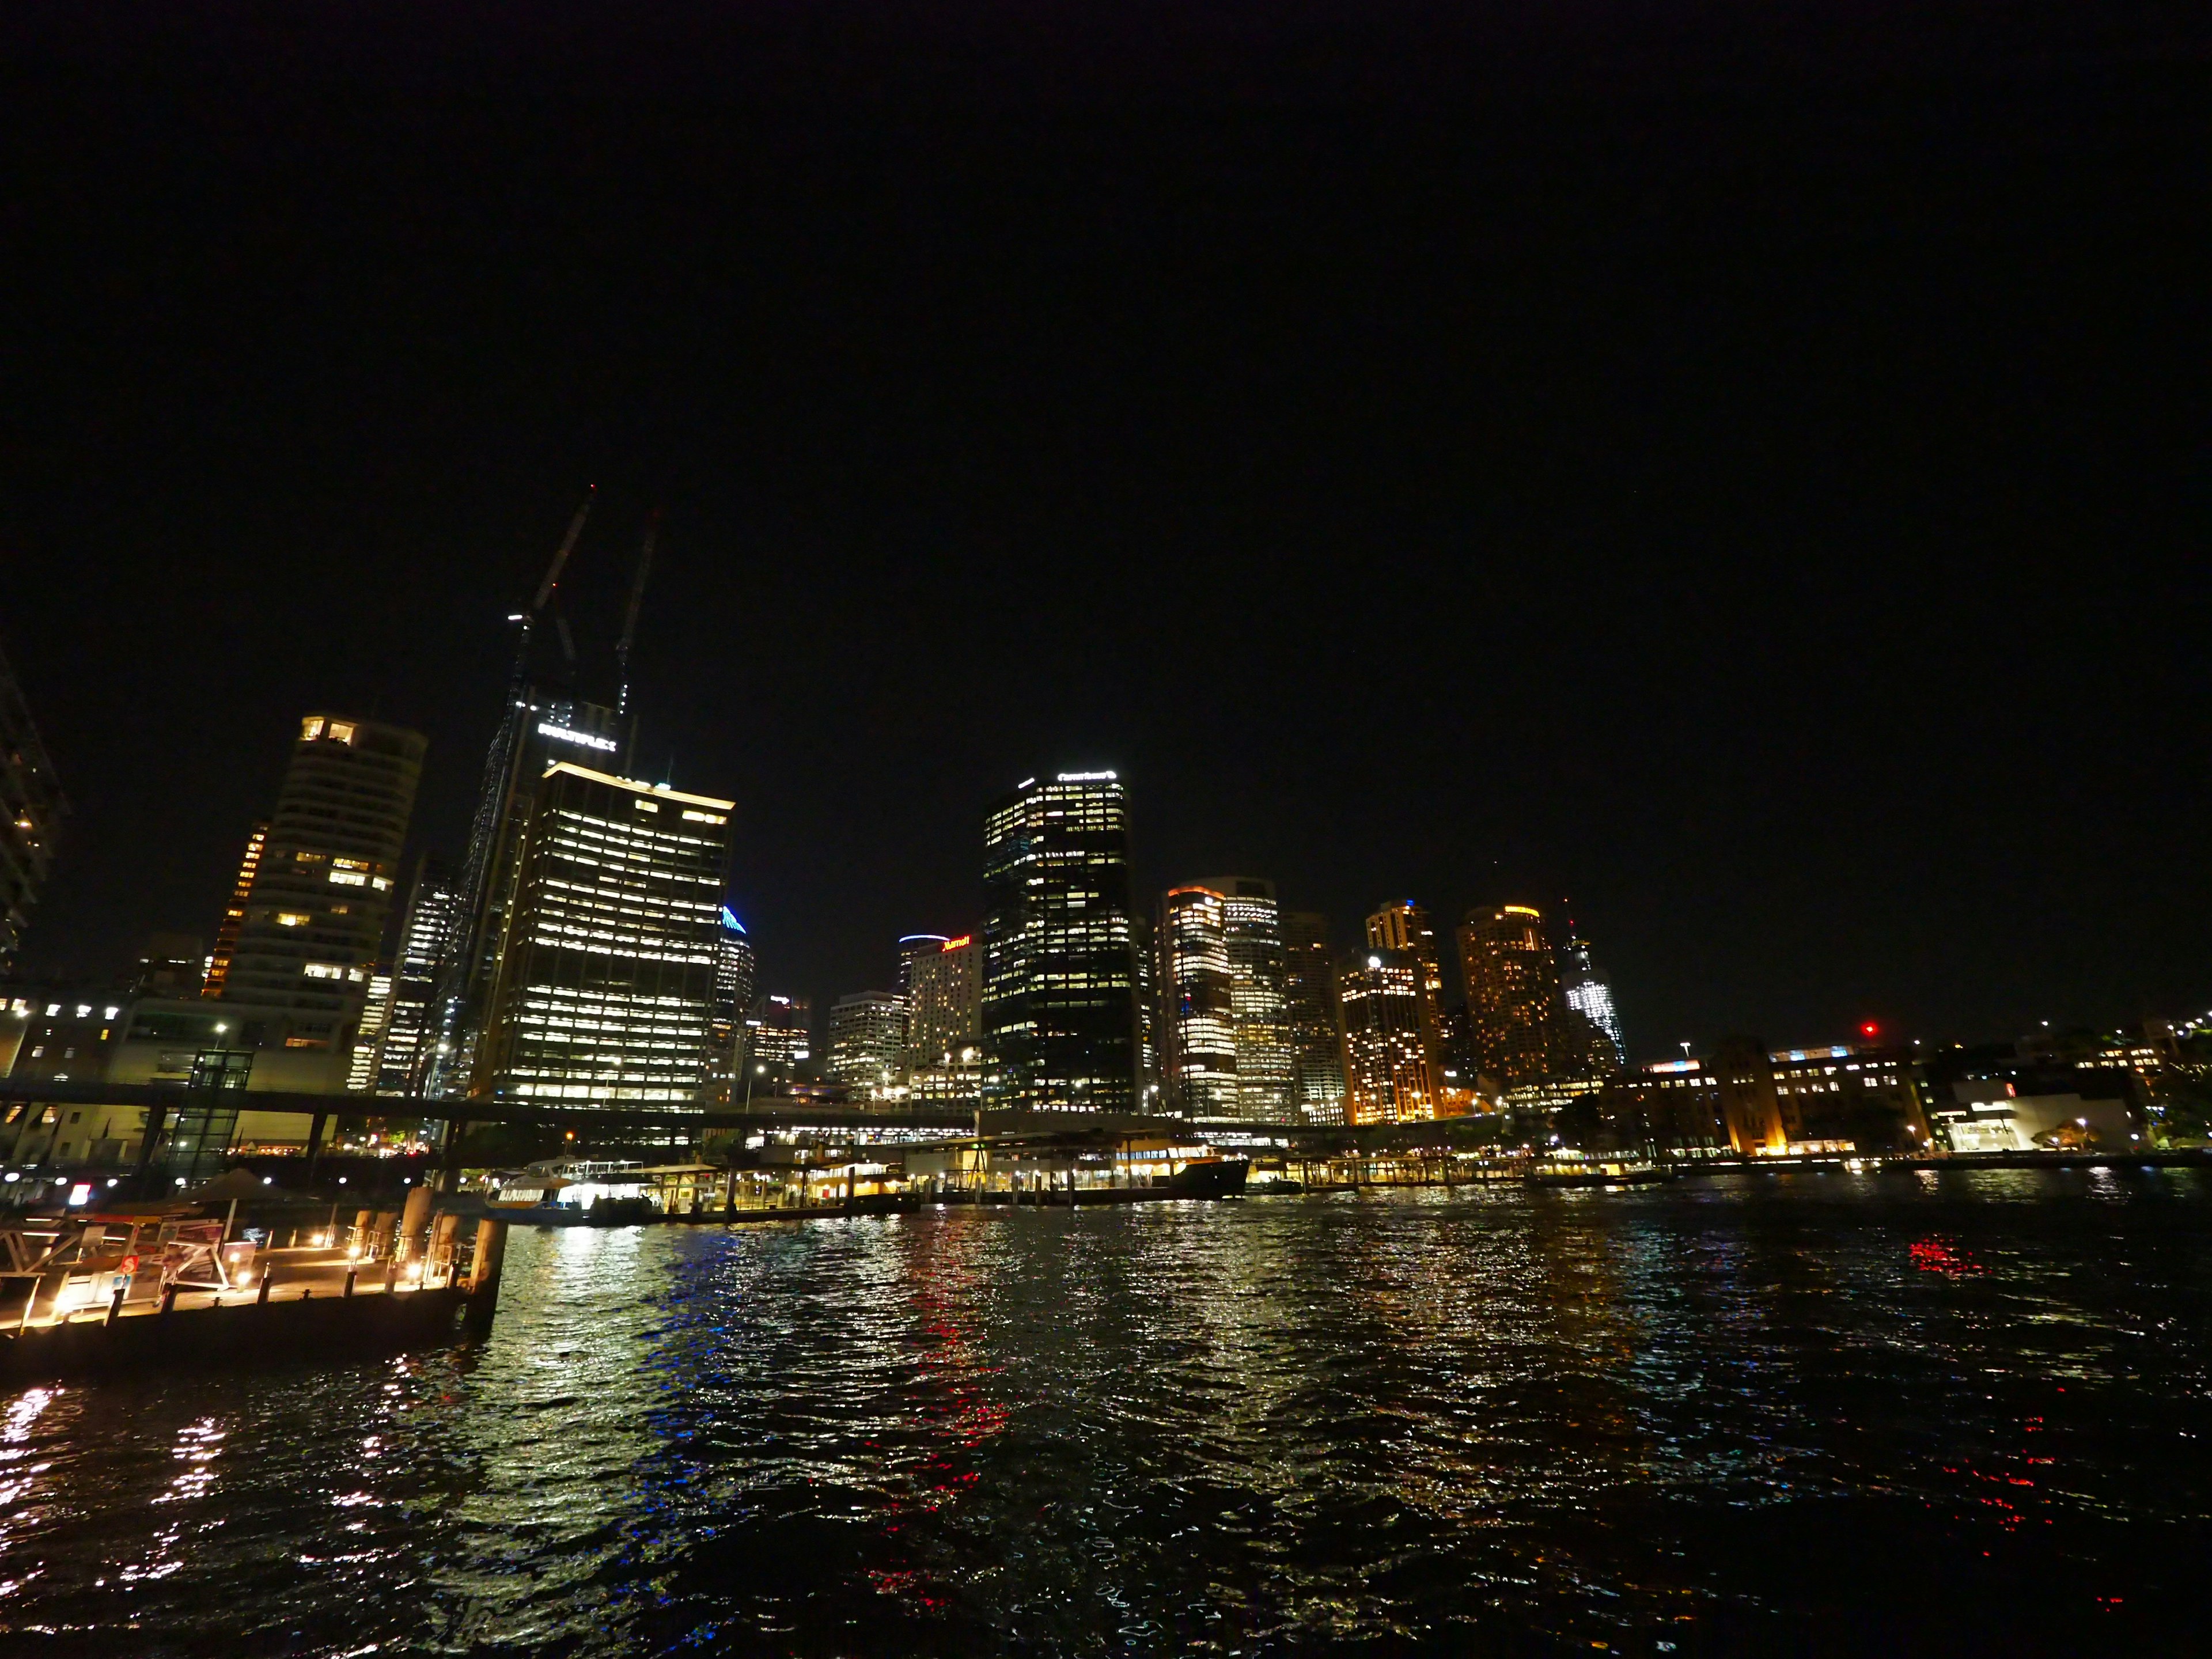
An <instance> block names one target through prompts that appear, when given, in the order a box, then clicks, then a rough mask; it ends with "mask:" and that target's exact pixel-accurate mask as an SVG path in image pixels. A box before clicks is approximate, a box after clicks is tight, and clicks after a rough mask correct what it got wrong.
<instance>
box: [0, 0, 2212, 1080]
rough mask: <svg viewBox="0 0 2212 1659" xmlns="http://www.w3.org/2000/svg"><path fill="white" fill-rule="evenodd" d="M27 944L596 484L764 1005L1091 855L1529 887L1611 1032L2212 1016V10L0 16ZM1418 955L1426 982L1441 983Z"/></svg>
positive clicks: (445, 711)
mask: <svg viewBox="0 0 2212 1659" xmlns="http://www.w3.org/2000/svg"><path fill="white" fill-rule="evenodd" d="M0 32H4V38H0V144H4V149H0V248H4V253H0V329H4V341H5V343H4V350H0V384H4V386H5V396H4V398H0V449H4V453H0V641H4V644H5V648H6V650H7V652H8V653H9V656H10V657H11V659H13V661H14V663H15V667H16V670H17V672H18V675H19V677H20V678H21V680H22V682H23V684H24V688H25V690H26V692H27V696H29V697H30V699H31V701H32V703H33V708H34V709H35V710H36V712H37V714H38V717H39V719H40V723H41V726H42V727H43V730H44V732H45V735H46V739H47V743H48V745H49V747H50V748H51V749H52V751H53V754H54V757H55V759H56V762H57V763H58V768H59V769H60V771H61V773H62V775H63V780H64V785H65V787H67V789H68V790H69V792H70V795H71V797H72V798H73V800H74V802H75V806H76V814H75V817H74V818H73V820H72V821H71V822H70V824H69V825H68V827H67V830H66V833H65V837H64V848H63V853H62V860H61V864H60V867H59V870H58V874H57V877H56V879H55V881H54V884H53V885H52V890H51V891H50V894H49V896H48V898H47V901H46V903H45V904H44V906H43V907H42V908H41V909H40V912H39V913H38V915H37V917H36V919H35V921H34V924H33V931H32V933H31V937H30V939H29V943H28V948H27V962H26V964H25V965H26V967H27V969H31V970H33V971H42V970H46V969H77V970H82V971H84V972H88V973H102V974H105V973H107V972H110V971H112V970H114V969H117V968H118V967H120V966H121V965H122V964H123V963H125V962H126V961H127V960H128V959H129V958H130V957H131V955H132V954H133V953H134V952H135V950H136V947H137V945H138V943H139V942H140V941H141V940H142V939H143V936H144V935H145V934H146V933H148V932H149V931H152V930H155V929H179V930H184V931H188V932H193V933H200V934H202V935H207V934H210V933H211V932H212V930H213V927H214V924H215V921H216V916H217V915H218V914H219V912H220V909H221V907H222V902H223V898H224V895H225V891H226V889H227V886H228V881H229V878H230V876H231V872H232V871H233V869H234V866H235V863H236V860H237V856H238V853H239V850H240V845H241V843H242V841H243V837H244V836H245V833H246V828H247V825H248V823H250V822H251V821H252V818H253V817H255V816H256V815H257V814H258V813H260V812H263V811H266V810H267V808H268V806H269V805H270V804H271V802H272V801H273V798H274V792H275V789H276V781H277V776H278V774H279V771H280V769H281V767H282V764H283V757H284V754H285V751H286V748H287V744H288V741H289V735H290V732H291V731H292V729H293V722H294V720H295V717H296V716H297V715H298V714H301V713H303V712H305V711H306V710H307V709H309V708H332V709H342V710H353V711H356V712H360V713H364V714H376V715H380V716H381V717H383V718H386V719H390V720H398V721H401V722H403V723H405V724H408V725H411V726H416V727H417V728H418V729H420V730H422V732H425V733H427V734H428V738H429V739H430V757H429V763H428V775H427V776H426V780H425V787H424V794H423V797H422V803H421V805H420V808H419V809H418V812H417V819H416V822H417V826H418V838H419V839H420V840H422V842H424V843H425V844H427V845H429V846H431V847H434V848H439V849H442V850H443V851H444V852H446V853H447V854H450V855H453V856H455V857H458V855H459V853H460V851H461V846H462V836H463V833H464V826H465V817H466V813H467V810H468V804H469V801H470V799H471V795H472V793H473V791H474V789H475V787H476V784H477V774H478V769H479V767H480V765H481V762H482V757H483V747H484V744H485V742H486V739H487V738H488V737H489V732H490V729H491V725H492V722H493V720H494V719H495V714H496V710H497V705H498V702H499V697H500V692H501V684H502V681H503V676H504V672H505V666H506V662H507V653H508V649H509V646H508V635H507V629H506V625H505V623H503V621H502V618H503V617H505V616H506V614H507V612H509V611H513V610H515V609H517V608H519V606H520V604H521V603H522V602H523V601H525V600H526V599H527V597H528V594H529V592H530V589H531V588H532V586H533V585H534V584H535V582H536V580H537V578H538V574H539V572H540V571H541V569H542V568H543V566H544V561H545V560H546V558H547V556H549V555H550V551H551V550H552V548H553V546H554V544H556V541H557V540H558V538H559V536H560V533H561V531H562V527H563V526H564V525H565V523H566V521H567V520H568V515H569V514H570V513H571V512H572V511H573V510H574V507H575V505H576V502H577V501H578V500H579V498H580V496H581V495H582V493H583V491H584V489H585V488H586V485H596V486H597V487H598V489H599V506H598V507H597V508H596V509H595V513H594V516H593V519H592V524H591V526H590V528H589V530H588V531H587V532H586V536H585V538H584V541H583V543H582V544H581V546H580V550H579V551H578V554H577V556H576V559H575V562H574V580H573V581H572V582H571V583H570V584H568V587H567V588H566V589H565V590H564V591H565V592H566V594H567V598H568V603H569V605H571V607H572V609H573V610H574V611H575V612H576V614H577V616H578V618H579V623H580V627H581V629H583V631H584V632H585V634H586V636H587V637H588V636H590V635H592V630H593V629H597V630H598V637H599V641H600V642H601V643H602V644H604V643H605V640H606V638H607V637H608V636H610V635H611V632H612V627H613V622H614V618H613V617H611V616H610V614H609V613H610V612H612V611H618V608H619V605H620V602H621V598H622V594H623V590H624V588H625V586H626V584H627V582H628V580H629V567H630V563H631V561H632V560H633V559H634V557H635V550H636V544H637V538H638V536H639V533H640V532H641V528H642V525H643V521H644V518H645V515H646V513H647V511H648V510H649V509H650V508H651V507H653V506H655V505H659V506H660V507H663V508H664V509H665V516H666V529H665V535H664V538H663V540H662V543H661V547H660V554H659V562H658V564H657V568H656V571H655V574H654V577H653V586H652V589H651V592H650V593H649V594H648V596H647V603H646V610H645V620H644V623H643V626H642V629H641V639H640V642H639V646H638V650H637V657H636V682H637V685H638V690H639V696H641V699H642V703H643V708H644V710H645V731H646V741H645V744H644V749H645V753H646V758H647V765H646V767H645V770H647V772H648V774H649V775H653V776H656V777H659V776H662V775H668V776H671V777H672V780H673V781H674V782H675V783H676V784H677V785H678V787H683V788H687V789H697V790H701V791H704V792H708V793H726V794H729V795H733V796H734V797H736V799H738V802H739V803H740V807H741V825H742V828H741V832H740V835H739V839H738V860H737V864H736V869H735V872H734V877H733V883H732V886H733V892H734V895H735V902H736V903H737V905H738V909H739V912H740V914H741V915H744V918H745V919H746V921H748V923H749V924H750V927H751V928H752V930H753V933H754V936H755V938H756V940H757V944H758V945H759V948H760V950H761V952H762V955H763V961H764V964H765V978H766V981H767V983H768V986H769V987H770V988H774V989H777V990H797V991H802V992H805V993H809V994H813V995H815V996H817V998H821V999H825V1000H826V999H828V998H829V997H832V996H835V995H836V994H840V993H842V992H845V991H848V990H854V989H858V988H860V987H864V986H869V985H882V984H884V983H886V982H888V981H889V980H890V975H892V972H893V958H892V951H891V943H892V940H893V939H895V938H896V935H897V934H899V933H903V932H908V931H914V930H920V929H927V930H933V931H944V932H954V931H961V930H964V929H966V928H968V927H971V926H972V925H974V924H975V922H976V921H977V920H978V917H977V908H978V904H979V902H980V892H979V888H980V865H981V817H982V812H983V810H984V806H985V805H986V803H987V800H988V799H990V798H991V797H992V796H993V795H994V794H996V793H999V792H1000V791H1002V790H1004V789H1006V788H1007V787H1010V786H1011V785H1012V784H1013V783H1015V782H1016V781H1018V780H1020V779H1022V778H1024V777H1026V776H1028V775H1030V774H1031V773H1033V772H1038V771H1043V770H1051V769H1076V768H1092V767H1103V766H1110V767H1114V768H1116V769H1119V770H1120V772H1121V775H1122V776H1123V777H1124V778H1125V779H1126V780H1127V782H1128V784H1129V787H1130V789H1131V792H1132V798H1133V806H1134V822H1135V839H1136V858H1137V866H1138V875H1139V894H1140V902H1147V901H1148V898H1149V896H1150V894H1151V893H1152V892H1154V891H1156V890H1158V888H1159V887H1161V886H1163V885H1164V884H1167V883H1168V882H1170V881H1171V880H1177V879H1183V878H1190V877H1193V876H1197V875H1203V874H1212V873H1220V872H1243V873H1249V874H1256V875H1263V876H1268V877H1272V878H1274V879H1275V880H1276V881H1277V882H1278V883H1279V886H1280V889H1281V892H1282V896H1283V898H1284V900H1285V903H1286V904H1288V905H1290V906H1292V907H1294V908H1321V909H1325V910H1327V911H1328V912H1329V913H1330V915H1331V916H1332V918H1333V919H1334V921H1335V923H1336V924H1337V927H1338V929H1339V933H1340V939H1350V938H1351V936H1352V931H1353V930H1354V929H1355V928H1356V927H1357V926H1358V919H1359V917H1360V916H1361V915H1363V914H1364V912H1365V911H1366V910H1367V909H1369V908H1372V906H1373V905H1374V904H1376V902H1379V901H1381V900H1383V899H1385V898H1393V897H1401V896H1415V897H1418V898H1419V899H1421V900H1423V901H1424V902H1427V903H1429V904H1430V905H1431V908H1433V909H1434V910H1435V911H1436V913H1437V915H1438V918H1439V920H1440V921H1444V922H1449V921H1454V920H1456V918H1457V916H1458V915H1460V914H1461V912H1462V911H1463V910H1464V909H1465V908H1467V907H1468V905H1470V904H1474V903H1478V902H1493V901H1498V900H1518V901H1524V902H1534V903H1538V904H1541V905H1543V906H1545V907H1546V908H1547V909H1550V908H1553V907H1554V906H1556V905H1557V904H1558V902H1559V900H1560V898H1561V897H1562V896H1563V895H1571V896H1572V899H1573V908H1574V911H1575V913H1576V915H1577V917H1578V918H1579V919H1580V921H1581V922H1582V923H1583V929H1584V931H1585V933H1587V935H1588V936H1589V938H1590V939H1592V940H1593V941H1594V942H1595V946H1596V950H1597V954H1598V957H1599V960H1600V962H1601V965H1602V966H1603V967H1605V968H1606V969H1607V970H1608V971H1609V973H1610V975H1611V976H1612V977H1613V980H1614V981H1615V984H1616V987H1617V994H1618V996H1619V999H1620V1005H1621V1008H1622V1012H1623V1017H1624V1020H1625V1023H1626V1027H1627V1030H1628V1036H1629V1040H1630V1047H1631V1049H1632V1053H1633V1054H1636V1055H1637V1056H1638V1057H1640V1058H1650V1057H1656V1056H1658V1055H1660V1054H1666V1053H1668V1052H1671V1051H1672V1049H1673V1045H1674V1042H1676V1041H1678V1040H1683V1039H1687V1040H1693V1041H1698V1042H1706V1041H1710V1040H1711V1039H1712V1038H1714V1037H1716V1036H1719V1035H1721V1034H1722V1033H1723V1032H1726V1031H1731V1030H1740V1031H1748V1032H1752V1033H1755V1034H1757V1035H1759V1036H1764V1037H1765V1038H1766V1039H1767V1040H1769V1041H1770V1042H1777V1043H1781V1042H1814V1041H1830V1040H1835V1039H1838V1038H1840V1037H1842V1036H1846V1035H1848V1034H1849V1033H1850V1030H1852V1029H1853V1028H1854V1027H1856V1026H1857V1024H1858V1023H1859V1022H1860V1021H1861V1020H1863V1019H1869V1018H1871V1019H1876V1020H1880V1021H1881V1022H1883V1023H1884V1024H1886V1025H1887V1026H1888V1027H1889V1028H1890V1029H1891V1030H1893V1031H1895V1032H1896V1033H1898V1034H1899V1035H1904V1036H1923V1037H1926V1038H1929V1039H1930V1040H1936V1041H1948V1040H1951V1039H1953V1038H1970V1039H1971V1038H1979V1037H1984V1036H2011V1035H2015V1034H2016V1033H2017V1032H2019V1031H2020V1030H2025V1029H2027V1028H2028V1027H2029V1026H2030V1025H2031V1024H2033V1022H2034V1021H2036V1020H2038V1019H2045V1018H2048V1019H2052V1020H2054V1021H2072V1020H2077V1019H2078V1020H2100V1021H2102V1020H2122V1019H2133V1018H2140V1017H2141V1016H2142V1015H2144V1014H2147V1013H2150V1014H2166V1015H2170V1014H2173V1013H2179V1012H2187V1011H2195V1010H2201V1009H2203V1008H2206V1007H2208V1006H2212V960H2208V956H2207V951H2206V941H2207V939H2208V935H2212V875H2208V862H2207V858H2206V833H2205V829H2206V824H2207V822H2208V809H2212V784H2208V769H2207V765H2206V758H2207V757H2206V745H2205V738H2204V732H2205V730H2206V716H2207V707H2206V702H2207V698H2206V684H2205V675H2206V663H2207V653H2206V639H2207V624H2208V613H2207V604H2206V601H2207V586H2208V585H2207V579H2206V568H2207V567H2206V554H2207V552H2208V548H2207V545H2206V544H2207V540H2208V537H2207V528H2208V523H2212V435H2208V417H2209V416H2212V396H2208V391H2212V374H2208V364H2212V298H2208V296H2212V268H2208V267H2212V261H2208V259H2207V258H2206V247H2207V245H2208V238H2207V235H2206V229H2207V227H2206V223H2205V220H2206V208H2207V193H2208V192H2207V180H2208V178H2212V168H2208V167H2207V157H2208V156H2212V12H2208V11H2207V10H2206V9H2204V8H2203V6H2202V5H2201V4H2183V3H2163V4H2162V3H2148V4H2138V5H2130V6H2117V5H2112V6H2100V5H2095V4H2085V3H2081V0H2043V3H2021V4H2002V3H1976V4H1958V3H1925V4H1913V5H1909V6H1908V5H1899V4H1892V3H1879V0H1867V3H1840V0H1806V3H1797V4H1790V5H1777V4H1772V3H1768V4H1762V5H1750V4H1716V3H1710V0H1686V3H1674V4H1655V3H1612V4H1594V3H1585V0H1543V3H1538V0H1512V3H1494V0H1475V3H1468V4H1466V5H1437V6H1433V7H1430V6H1407V5H1402V4H1392V3H1389V0H1367V3H1356V4H1355V3H1349V0H1346V3H1341V4H1331V3H1319V0H1303V3H1266V4H1262V3H1234V4H1225V3H1212V0H1194V3H1183V4H1175V5H1169V4H1164V3H1127V4H1106V3H1091V4H1085V5H1070V4H1062V3H1036V4H1028V5H1013V4H1003V5H990V4H981V3H952V4H945V5H928V4H922V3H890V0H885V3H858V0H822V3H806V4H800V3H785V0H769V3H758V4H746V3H727V4H722V5H717V6H713V7H691V8H685V7H678V6H673V5H671V6H666V7H645V6H614V5H605V6H580V5H573V4H569V5H563V4H543V5H532V6H527V7H525V6H511V7H494V6H483V5H466V4H462V5H451V4H437V5H429V4H411V3H375V4H359V5H335V4H313V3H306V4H283V5H277V4H261V5H237V4H221V3H211V4H194V5H192V6H190V7H172V6H161V7H153V6H148V7H143V8H125V7H112V6H103V5H88V4H82V3H71V4H68V5H58V6H53V7H40V6H35V5H31V4H28V3H26V4H24V5H21V6H11V7H10V8H9V16H8V20H7V21H6V22H4V23H0ZM1449 980H1450V981H1451V983H1452V986H1453V987H1454V994H1456V982H1457V973H1456V969H1452V970H1451V971H1450V973H1449Z"/></svg>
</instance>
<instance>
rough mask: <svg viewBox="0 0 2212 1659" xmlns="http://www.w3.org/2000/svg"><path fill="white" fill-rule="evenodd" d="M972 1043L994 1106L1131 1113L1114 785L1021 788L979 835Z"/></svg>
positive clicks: (1124, 906)
mask: <svg viewBox="0 0 2212 1659" xmlns="http://www.w3.org/2000/svg"><path fill="white" fill-rule="evenodd" d="M983 896H984V918H983V1036H984V1051H985V1055H986V1060H987V1082H986V1095H987V1098H988V1100H989V1101H990V1103H992V1104H994V1105H1003V1106H1014V1107H1024V1108H1029V1109H1036V1110H1044V1111H1063V1112H1065V1111H1115V1112H1127V1111H1132V1110H1134V1109H1136V1107H1137V1104H1138V1103H1139V1088H1140V1083H1139V1058H1140V1054H1139V1042H1140V1035H1139V1018H1138V1011H1137V975H1136V960H1135V939H1134V931H1135V930H1134V928H1133V926H1132V923H1131V919H1130V914H1129V827H1128V809H1127V798H1126V797H1125V795H1124V793H1123V792H1122V788H1121V783H1120V781H1118V780H1117V779H1116V778H1115V775H1114V774H1112V773H1111V772H1063V773H1061V774H1060V775H1058V776H1057V777H1055V778H1054V779H1052V780H1050V781H1045V782H1040V781H1038V780H1036V779H1035V778H1031V779H1029V780H1027V781H1024V782H1023V783H1022V784H1021V785H1020V786H1019V787H1018V788H1016V789H1015V790H1014V791H1013V793H1012V794H1009V795H1007V796H1006V797H1005V798H1004V799H1001V800H1000V801H999V802H998V803H997V804H996V805H994V806H993V807H992V808H991V811H990V812H989V815H988V816H987V818H986V819H985V823H984V862H983Z"/></svg>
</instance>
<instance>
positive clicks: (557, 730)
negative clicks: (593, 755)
mask: <svg viewBox="0 0 2212 1659" xmlns="http://www.w3.org/2000/svg"><path fill="white" fill-rule="evenodd" d="M538 736H539V737H541V738H558V739H560V741H562V743H574V744H581V745H582V746H583V747H584V748H586V749H597V750H603V751H604V752H605V753H607V754H610V755H611V754H612V753H614V751H615V750H617V749H618V748H620V747H621V746H622V745H621V744H617V742H616V741H615V740H614V739H613V738H603V737H601V736H599V733H598V732H579V731H576V730H575V729H574V728H573V727H571V726H556V725H554V724H553V722H552V721H550V720H540V721H538Z"/></svg>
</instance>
